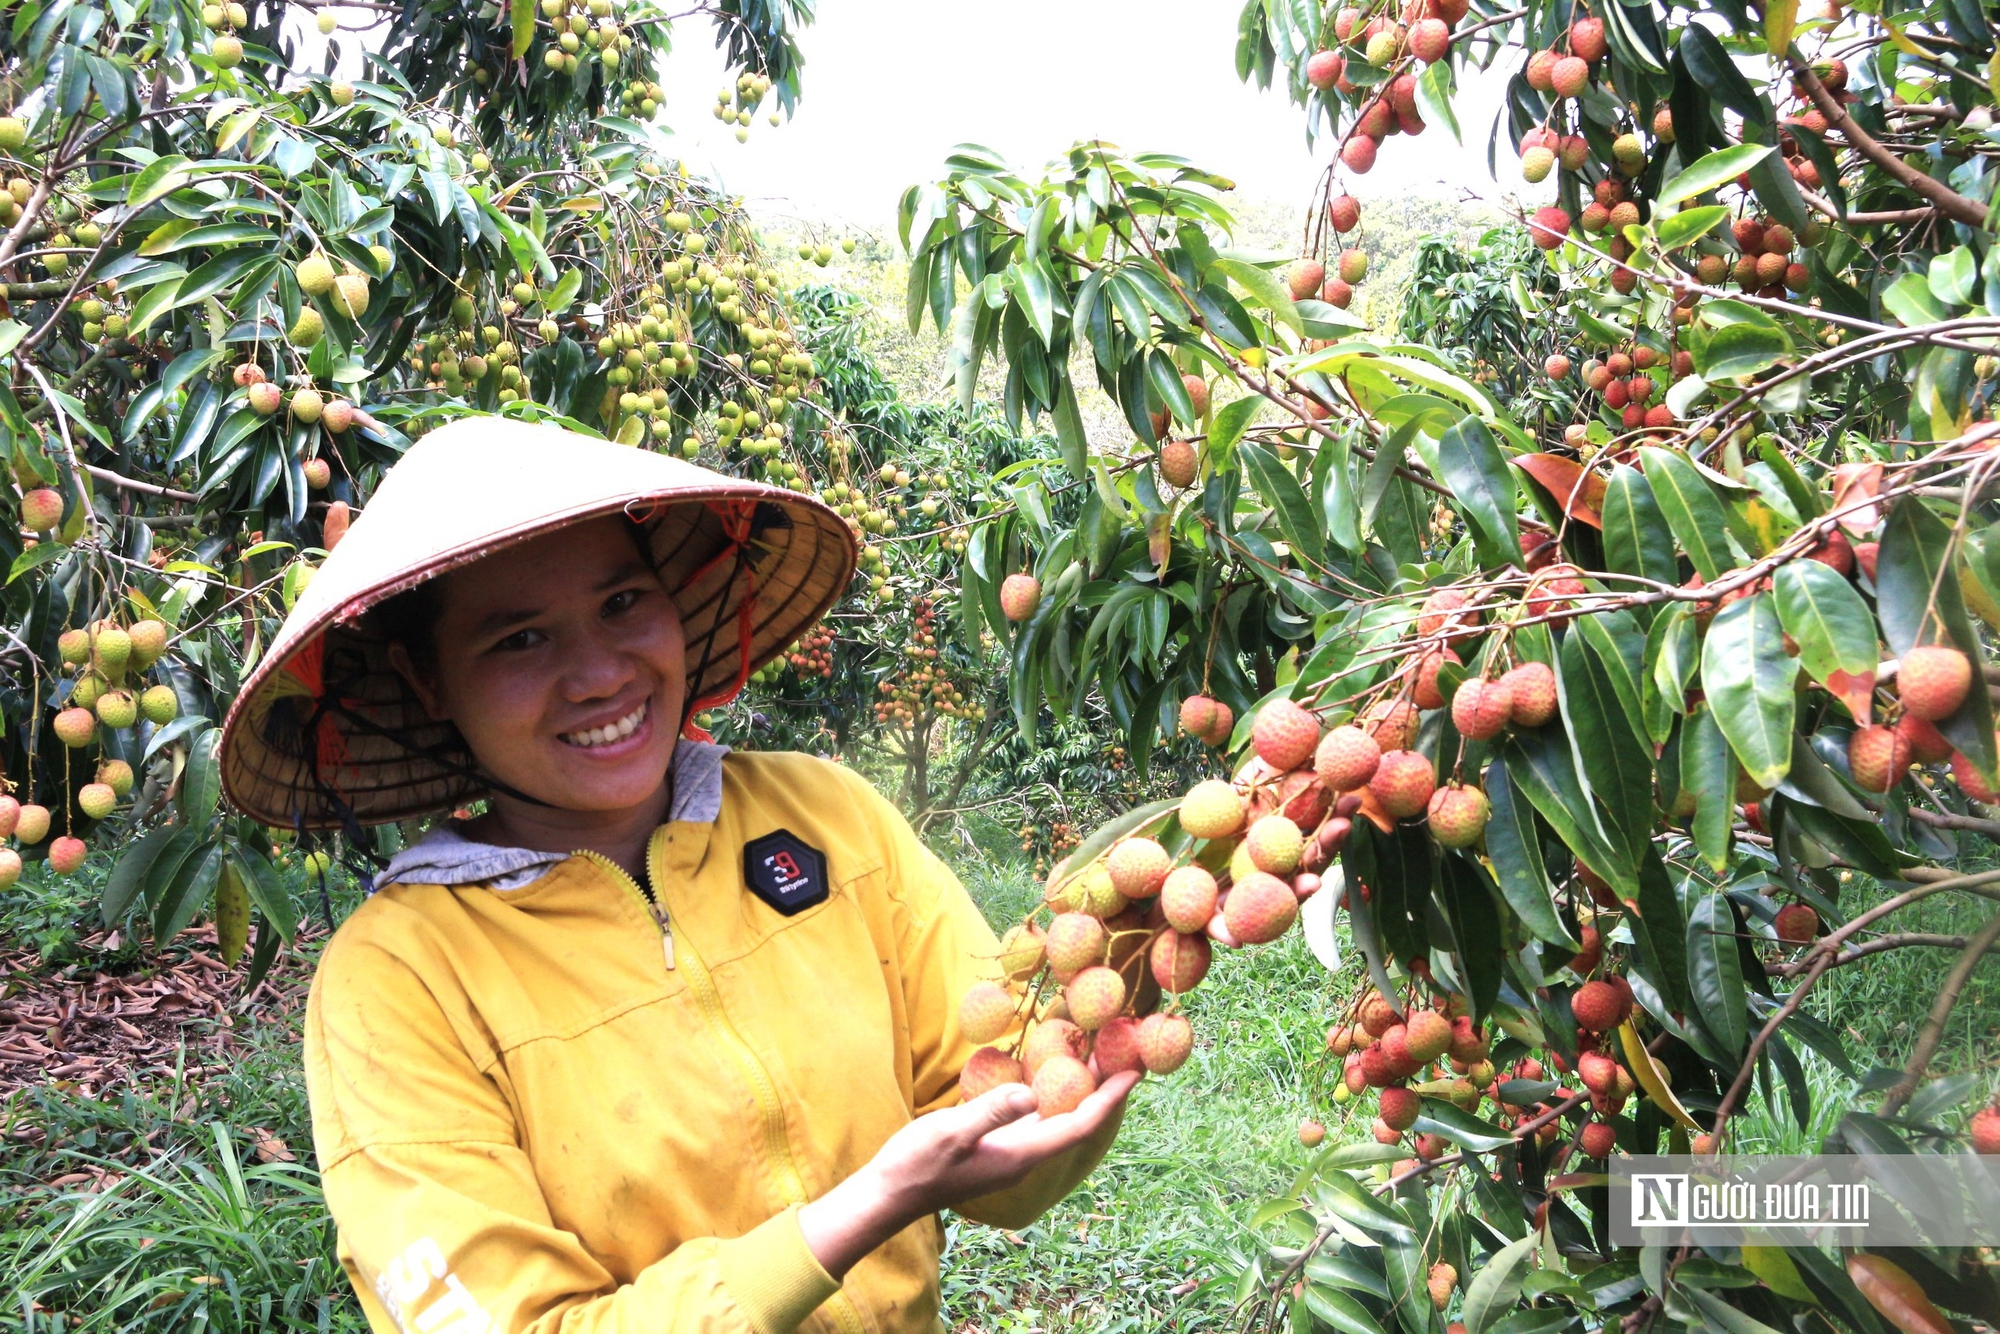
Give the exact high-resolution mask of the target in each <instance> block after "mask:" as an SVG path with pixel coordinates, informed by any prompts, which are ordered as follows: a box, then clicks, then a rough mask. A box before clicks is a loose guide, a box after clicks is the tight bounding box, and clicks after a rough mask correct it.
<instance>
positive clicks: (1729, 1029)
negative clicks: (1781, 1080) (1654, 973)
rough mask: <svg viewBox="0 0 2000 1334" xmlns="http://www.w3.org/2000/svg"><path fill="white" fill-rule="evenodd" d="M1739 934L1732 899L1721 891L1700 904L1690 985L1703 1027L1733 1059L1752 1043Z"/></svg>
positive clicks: (1692, 924) (1693, 916) (1690, 935)
mask: <svg viewBox="0 0 2000 1334" xmlns="http://www.w3.org/2000/svg"><path fill="white" fill-rule="evenodd" d="M1736 930H1737V927H1736V916H1735V914H1734V913H1733V912H1731V911H1730V907H1729V896H1728V895H1726V894H1724V893H1722V892H1721V891H1720V890H1717V891H1715V892H1713V893H1709V894H1704V895H1702V896H1701V897H1700V898H1699V899H1697V900H1695V905H1694V910H1693V911H1692V912H1690V913H1689V914H1688V924H1687V953H1688V984H1689V986H1690V987H1691V988H1692V989H1693V994H1694V1004H1695V1010H1696V1012H1697V1013H1699V1014H1700V1015H1701V1021H1702V1023H1703V1024H1704V1025H1706V1026H1707V1028H1708V1031H1709V1032H1710V1033H1712V1034H1714V1035H1715V1039H1716V1041H1718V1042H1720V1043H1721V1044H1722V1049H1723V1050H1724V1051H1725V1052H1727V1053H1729V1054H1730V1055H1732V1056H1734V1055H1735V1054H1736V1053H1737V1052H1740V1051H1742V1050H1743V1044H1744V1043H1745V1042H1746V1041H1748V1040H1749V1036H1748V1033H1747V1032H1746V1029H1745V1020H1744V1014H1743V1005H1744V994H1743V963H1742V959H1741V958H1740V956H1739V955H1738V954H1737V950H1736Z"/></svg>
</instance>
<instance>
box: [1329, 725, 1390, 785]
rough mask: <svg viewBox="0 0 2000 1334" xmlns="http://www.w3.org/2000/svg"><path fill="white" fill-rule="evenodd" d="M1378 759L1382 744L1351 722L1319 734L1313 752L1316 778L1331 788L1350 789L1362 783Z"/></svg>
mask: <svg viewBox="0 0 2000 1334" xmlns="http://www.w3.org/2000/svg"><path fill="white" fill-rule="evenodd" d="M1381 762H1382V748H1381V747H1380V746H1378V745H1377V744H1375V738H1374V737H1372V736H1370V735H1369V734H1368V733H1366V732H1364V731H1362V730H1361V729H1360V728H1358V727H1356V726H1354V725H1353V724H1352V723H1346V724H1343V725H1341V726H1339V727H1336V728H1334V729H1333V730H1332V731H1330V732H1328V733H1327V734H1326V735H1325V736H1323V737H1321V738H1320V743H1319V749H1318V751H1316V752H1315V753H1314V755H1313V768H1314V769H1315V770H1316V771H1317V772H1318V774H1319V781H1320V782H1321V783H1323V784H1325V785H1326V787H1328V788H1329V789H1331V790H1332V791H1335V792H1352V791H1354V789H1356V788H1358V787H1365V786H1367V784H1368V780H1369V779H1371V778H1373V777H1374V776H1375V769H1376V767H1377V766H1378V765H1380V764H1381Z"/></svg>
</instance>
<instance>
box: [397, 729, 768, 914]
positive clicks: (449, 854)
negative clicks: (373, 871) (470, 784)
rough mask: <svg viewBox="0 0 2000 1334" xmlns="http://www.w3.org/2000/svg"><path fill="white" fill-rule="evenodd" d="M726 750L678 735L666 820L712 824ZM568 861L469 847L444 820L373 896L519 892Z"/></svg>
mask: <svg viewBox="0 0 2000 1334" xmlns="http://www.w3.org/2000/svg"><path fill="white" fill-rule="evenodd" d="M728 753H729V747H727V746H723V745H718V744H716V743H714V742H709V741H690V740H688V739H687V738H685V737H683V738H681V740H680V741H679V742H677V743H676V744H675V746H674V758H673V779H674V782H673V806H672V807H671V808H670V809H669V810H668V812H667V819H668V820H669V821H670V822H678V821H686V822H689V823H693V824H714V823H715V820H716V817H718V816H719V815H721V814H722V757H723V756H725V755H727V754H728ZM568 860H569V854H568V853H566V852H535V851H533V850H531V849H528V848H508V847H500V846H498V845H496V844H492V843H474V842H473V841H472V840H470V839H468V838H466V837H464V836H463V835H462V834H460V833H458V831H457V830H456V829H454V828H453V827H452V825H451V824H450V823H449V822H446V823H444V824H440V825H438V826H436V827H435V828H433V829H431V830H430V831H429V832H428V833H426V834H425V835H424V836H423V837H422V838H420V839H418V840H417V841H416V842H415V843H412V844H411V845H410V846H409V847H407V848H404V849H403V850H402V851H401V852H399V853H397V854H396V855H395V856H393V857H391V858H390V859H389V864H388V866H386V867H384V868H383V870H382V872H381V874H379V875H377V876H376V877H375V883H374V884H373V886H371V887H370V889H369V892H370V893H371V894H372V893H374V892H376V891H377V890H381V889H386V888H387V887H389V886H390V885H395V884H405V885H473V884H486V885H490V886H491V887H492V888H494V889H500V890H508V889H520V888H522V887H523V886H525V885H528V884H531V883H533V882H534V881H535V880H538V879H540V878H541V875H542V873H543V872H544V871H546V870H548V869H549V868H550V867H551V866H555V865H557V864H558V863H560V862H565V861H568Z"/></svg>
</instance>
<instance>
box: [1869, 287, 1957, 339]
mask: <svg viewBox="0 0 2000 1334" xmlns="http://www.w3.org/2000/svg"><path fill="white" fill-rule="evenodd" d="M1882 309H1884V310H1886V311H1888V312H1889V313H1890V314H1891V315H1894V316H1895V317H1896V318H1897V319H1899V320H1901V321H1902V322H1903V323H1904V324H1907V325H1909V326H1910V327H1911V328H1913V329H1914V328H1917V327H1919V326H1921V325H1925V324H1937V323H1940V322H1942V321H1944V320H1948V319H1950V318H1951V308H1950V307H1949V306H1947V305H1945V304H1944V303H1943V302H1941V301H1939V300H1938V299H1937V294H1936V293H1935V292H1933V291H1932V290H1931V285H1930V282H1929V280H1928V279H1926V278H1925V277H1924V276H1923V275H1922V274H1918V273H1906V274H1904V275H1903V276H1902V277H1900V278H1898V279H1897V280H1896V281H1895V282H1894V283H1892V284H1891V285H1890V286H1889V287H1887V288H1885V289H1884V290H1883V292H1882Z"/></svg>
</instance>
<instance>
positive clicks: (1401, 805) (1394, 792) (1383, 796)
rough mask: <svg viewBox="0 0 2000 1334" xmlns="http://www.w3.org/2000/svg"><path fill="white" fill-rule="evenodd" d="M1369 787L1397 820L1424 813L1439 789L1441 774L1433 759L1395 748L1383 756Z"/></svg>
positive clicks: (1383, 806) (1384, 808)
mask: <svg viewBox="0 0 2000 1334" xmlns="http://www.w3.org/2000/svg"><path fill="white" fill-rule="evenodd" d="M1368 790H1369V792H1371V793H1372V794H1374V797H1375V800H1376V801H1378V802H1380V803H1381V805H1382V809H1383V810H1385V811H1387V812H1388V813H1389V814H1390V815H1392V816H1395V817H1396V818H1397V819H1399V820H1402V819H1408V818H1409V817H1410V816H1413V815H1418V814H1421V813H1422V812H1423V809H1424V807H1425V806H1427V805H1429V804H1430V799H1431V793H1432V792H1434V791H1436V790H1437V775H1436V772H1435V771H1434V770H1433V769H1432V767H1431V762H1430V761H1429V760H1428V759H1426V758H1425V757H1424V756H1422V755H1420V754H1418V753H1417V752H1416V751H1414V750H1392V751H1389V752H1387V753H1385V754H1384V755H1383V756H1382V763H1381V764H1380V765H1379V766H1377V768H1376V770H1375V776H1374V777H1373V778H1370V779H1369V780H1368Z"/></svg>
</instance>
